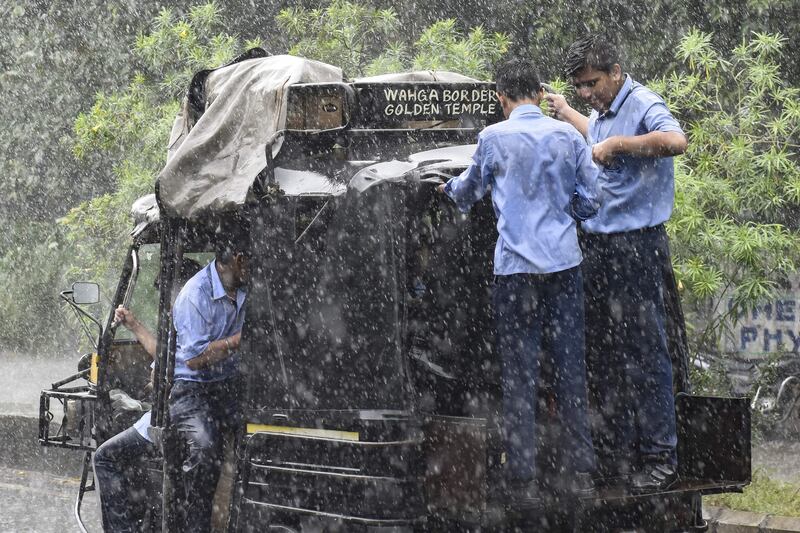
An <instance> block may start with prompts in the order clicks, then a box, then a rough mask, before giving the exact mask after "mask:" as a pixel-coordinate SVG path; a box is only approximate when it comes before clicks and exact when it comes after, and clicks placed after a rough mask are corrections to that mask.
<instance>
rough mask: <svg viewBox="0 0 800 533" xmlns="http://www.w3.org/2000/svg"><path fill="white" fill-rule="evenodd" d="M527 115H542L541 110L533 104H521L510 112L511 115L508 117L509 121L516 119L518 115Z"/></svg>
mask: <svg viewBox="0 0 800 533" xmlns="http://www.w3.org/2000/svg"><path fill="white" fill-rule="evenodd" d="M528 114H539V115H541V114H542V110H541V109H539V106H538V105H533V104H522V105H519V106H517V107H515V108H514V110H513V111H511V114H509V115H508V118H509V119H512V118H516V117H518V116H520V115H528Z"/></svg>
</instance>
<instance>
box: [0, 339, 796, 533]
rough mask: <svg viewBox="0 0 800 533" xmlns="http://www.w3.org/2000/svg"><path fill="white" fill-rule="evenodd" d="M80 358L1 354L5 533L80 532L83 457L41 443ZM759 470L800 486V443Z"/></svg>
mask: <svg viewBox="0 0 800 533" xmlns="http://www.w3.org/2000/svg"><path fill="white" fill-rule="evenodd" d="M78 358H79V356H78V355H77V354H75V355H71V356H66V357H64V356H54V355H50V354H42V355H41V356H39V357H37V356H30V355H27V356H24V355H20V354H13V353H2V352H0V450H2V453H0V533H6V532H8V533H17V532H36V533H38V532H43V533H49V532H62V531H79V528H78V526H77V523H76V521H75V517H74V514H73V512H74V505H75V498H76V496H77V494H78V483H79V477H78V476H79V475H80V469H81V458H82V454H81V452H77V451H73V450H64V449H58V448H43V447H42V446H40V445H39V444H38V443H37V418H38V405H39V391H40V390H41V389H42V388H46V387H49V386H50V384H51V383H52V382H55V381H58V380H60V379H62V378H64V377H66V376H68V375H70V374H72V373H74V372H75V369H76V366H77V360H78ZM753 468H754V469H762V470H763V471H765V472H766V473H767V474H768V475H770V476H771V477H773V478H775V479H780V480H782V481H787V482H792V483H797V484H800V440H798V441H767V442H761V443H758V444H756V445H755V446H754V448H753ZM84 517H85V519H86V525H87V527H88V530H89V531H90V532H99V531H101V528H100V521H99V509H98V506H97V500H96V496H95V493H93V492H90V493H88V494H87V495H86V498H85V503H84Z"/></svg>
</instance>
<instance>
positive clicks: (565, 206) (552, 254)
mask: <svg viewBox="0 0 800 533" xmlns="http://www.w3.org/2000/svg"><path fill="white" fill-rule="evenodd" d="M496 83H497V96H498V100H499V102H500V105H501V106H502V108H503V113H504V115H505V116H506V118H507V120H505V121H503V122H500V123H498V124H494V125H492V126H489V127H487V128H486V129H484V130H483V131H482V132H481V134H480V136H479V138H478V146H477V149H476V151H475V155H474V156H473V163H472V164H471V165H470V167H469V168H468V169H467V170H465V171H464V172H463V173H462V174H461V175H460V176H458V177H456V178H453V179H451V180H450V181H449V182H448V183H447V184H446V185H442V186H441V187H440V191H442V192H444V193H445V194H447V195H448V196H449V197H450V198H452V199H453V200H454V201H455V202H456V204H457V205H458V207H459V208H460V209H461V210H462V211H468V210H469V208H470V206H471V205H472V204H474V203H475V202H477V201H478V200H480V199H481V198H482V197H483V196H484V194H485V193H486V192H487V190H489V188H491V191H492V203H493V205H494V209H495V214H496V216H497V230H498V233H499V237H498V240H497V245H496V247H495V255H494V274H495V286H494V295H493V301H494V306H495V317H496V328H497V335H498V338H497V342H498V349H499V353H500V356H501V358H502V364H503V377H502V381H503V429H504V441H505V450H506V455H507V464H506V472H507V476H506V479H507V483H508V487H509V495H510V498H511V500H512V502H513V503H515V504H516V505H518V506H526V505H535V504H537V503H538V501H539V488H538V483H537V479H536V434H537V428H536V423H535V413H536V404H537V387H538V386H539V377H540V374H541V372H540V370H541V369H542V367H547V368H550V369H552V370H551V372H550V373H549V374H548V375H549V377H550V379H551V380H552V382H551V383H549V385H550V388H551V390H552V392H553V394H554V396H555V405H556V409H557V411H558V412H557V417H558V420H559V422H560V431H561V434H562V442H563V444H564V446H563V454H562V455H563V457H562V463H563V464H562V465H561V466H562V473H563V475H562V477H563V478H564V479H565V480H567V481H566V485H567V487H568V490H570V491H571V492H573V493H578V494H580V495H584V496H586V495H590V494H591V493H592V491H593V489H594V487H593V484H592V479H591V477H590V473H591V472H592V471H593V470H594V451H593V448H592V441H591V435H590V430H589V423H588V420H587V410H586V381H585V363H584V336H583V282H582V279H581V269H580V263H581V251H580V248H579V246H578V236H577V231H576V222H575V218H578V219H586V218H588V217H590V216H592V215H594V213H595V212H596V210H597V207H598V190H597V178H598V169H597V167H596V166H595V165H594V164H593V163H592V161H591V153H590V151H589V148H588V146H587V145H586V141H585V140H584V139H583V137H582V136H581V135H580V133H578V131H577V130H576V129H575V128H573V127H572V126H570V125H568V124H564V123H563V122H559V121H557V120H554V119H551V118H549V117H546V116H544V115H543V114H542V111H541V109H540V108H539V107H538V106H539V103H540V101H541V99H542V97H543V95H544V91H543V89H542V86H541V84H540V81H539V77H538V74H537V72H536V70H535V68H534V67H533V65H532V64H531V63H530V62H528V61H524V60H513V61H510V62H508V63H506V64H504V65H502V66H501V67H500V68H499V70H498V72H497V76H496Z"/></svg>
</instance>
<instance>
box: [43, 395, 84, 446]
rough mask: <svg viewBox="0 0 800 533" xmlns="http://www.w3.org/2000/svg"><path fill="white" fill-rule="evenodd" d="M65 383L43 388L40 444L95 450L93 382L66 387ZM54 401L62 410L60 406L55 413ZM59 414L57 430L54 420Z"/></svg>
mask: <svg viewBox="0 0 800 533" xmlns="http://www.w3.org/2000/svg"><path fill="white" fill-rule="evenodd" d="M65 381H66V382H69V381H67V380H65ZM70 381H71V379H70ZM61 384H63V382H62V383H61ZM61 384H59V383H54V384H53V388H51V389H47V390H43V391H42V393H41V395H40V397H39V444H41V445H43V446H55V447H59V448H72V449H78V450H87V451H92V450H94V448H95V446H94V442H93V439H92V426H93V425H94V404H95V402H96V401H97V393H96V391H95V388H94V386H92V385H82V386H77V387H64V388H62V387H60V385H61ZM53 400H55V401H56V402H58V405H60V410H61V413H58V409H57V408H56V409H55V412H54V409H53V408H54V407H55V404H54V403H53ZM58 416H60V417H61V422H60V423H58V426H57V428H55V431H53V429H54V428H53V421H54V420H56V418H57V417H58Z"/></svg>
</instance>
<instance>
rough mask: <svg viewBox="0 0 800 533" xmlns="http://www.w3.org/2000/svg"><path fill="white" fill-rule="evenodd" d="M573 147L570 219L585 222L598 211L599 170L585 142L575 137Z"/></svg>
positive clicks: (599, 191) (599, 200)
mask: <svg viewBox="0 0 800 533" xmlns="http://www.w3.org/2000/svg"><path fill="white" fill-rule="evenodd" d="M573 144H574V146H575V155H576V166H575V192H574V193H573V195H572V201H571V202H570V210H571V214H572V218H574V219H575V220H587V219H590V218H592V217H593V216H595V215H596V214H597V211H598V209H600V204H601V197H602V192H603V191H602V187H601V183H600V182H601V176H602V174H601V173H600V169H599V168H598V167H597V165H595V164H594V162H593V161H592V154H591V151H590V150H589V147H588V146H587V145H586V141H584V140H583V139H582V138H579V137H578V136H577V135H576V137H575V140H574V141H573Z"/></svg>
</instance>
